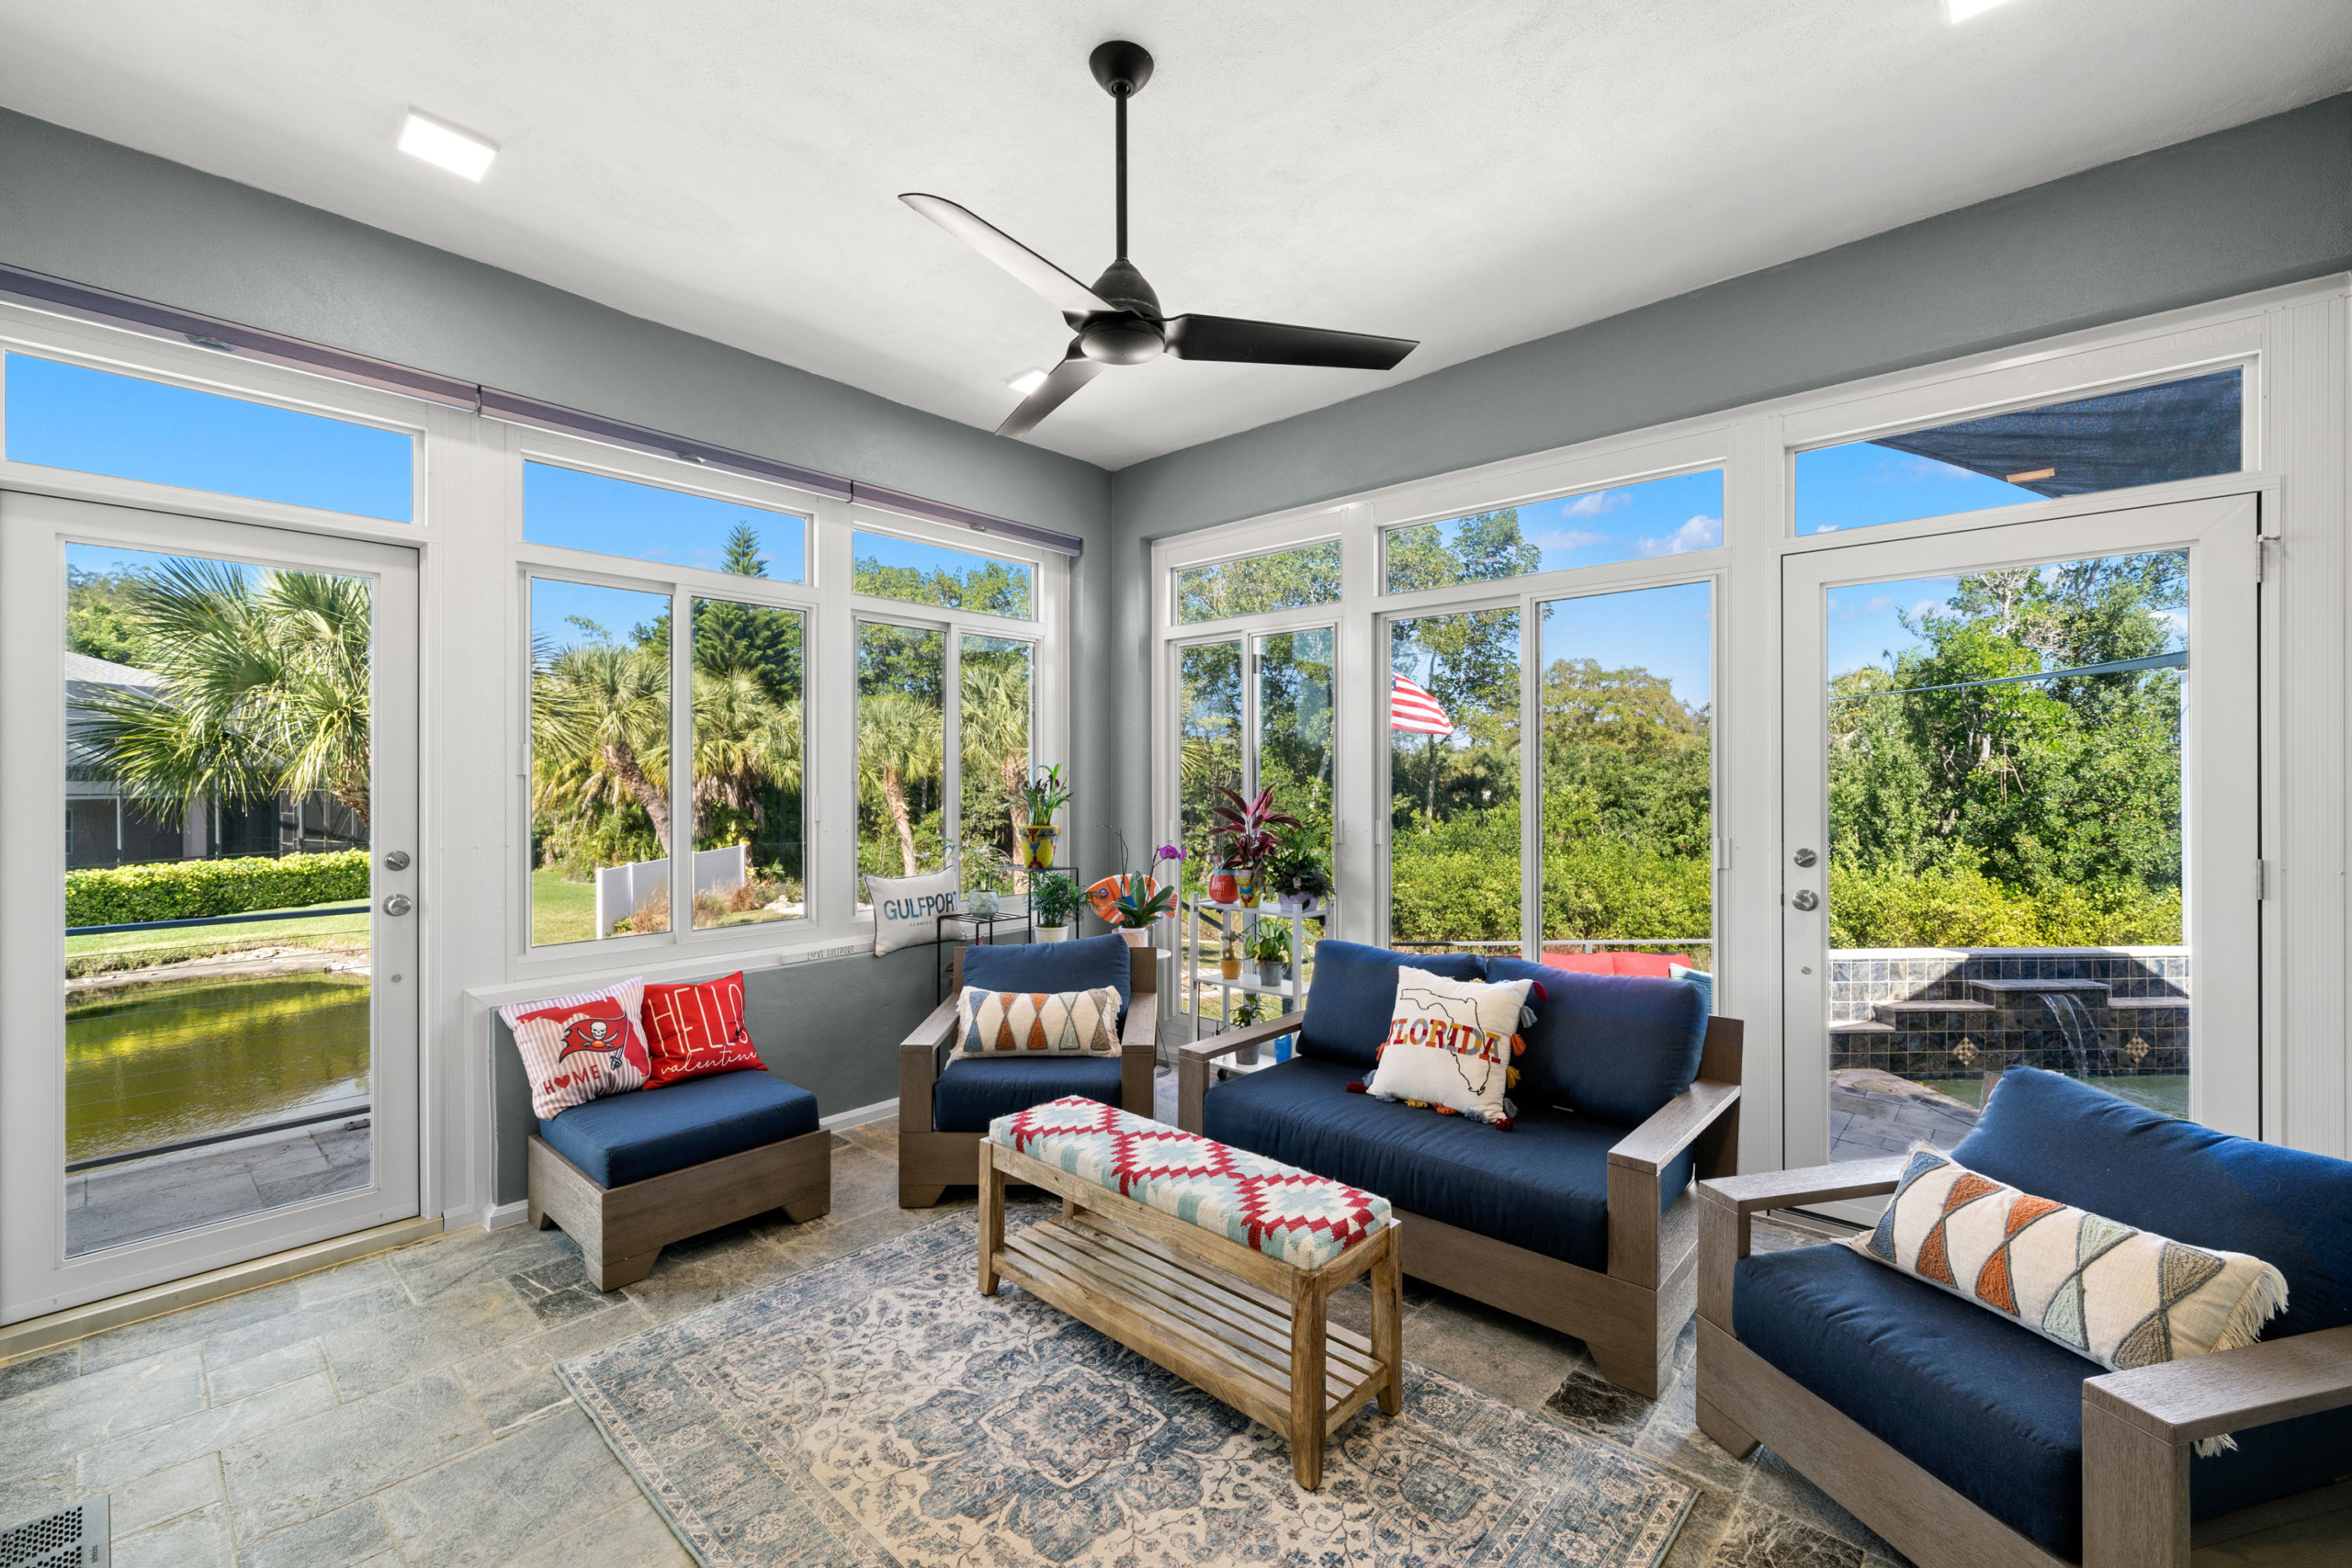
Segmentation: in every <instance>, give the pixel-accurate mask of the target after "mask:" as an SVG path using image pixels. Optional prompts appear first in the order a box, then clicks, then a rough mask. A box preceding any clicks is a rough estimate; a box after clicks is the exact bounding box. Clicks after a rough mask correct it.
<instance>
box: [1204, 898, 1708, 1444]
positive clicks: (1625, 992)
mask: <svg viewBox="0 0 2352 1568" xmlns="http://www.w3.org/2000/svg"><path fill="white" fill-rule="evenodd" d="M1408 964H1411V965H1414V966H1416V967H1419V968H1422V969H1427V970H1430V971H1433V972H1435V973H1437V974H1441V975H1445V976H1451V977H1453V978H1455V979H1464V980H1480V979H1491V980H1518V979H1532V980H1535V981H1538V982H1540V983H1541V986H1542V995H1541V997H1540V998H1539V997H1538V995H1537V993H1536V991H1535V990H1533V989H1532V988H1531V990H1530V992H1529V1000H1530V1004H1531V1005H1532V1007H1533V1009H1534V1011H1535V1015H1536V1016H1535V1021H1534V1023H1533V1025H1532V1027H1531V1028H1529V1029H1527V1030H1525V1031H1524V1032H1523V1035H1524V1038H1525V1040H1526V1043H1527V1051H1526V1053H1525V1055H1522V1056H1521V1058H1520V1061H1519V1067H1520V1074H1521V1077H1520V1082H1519V1085H1518V1087H1517V1089H1514V1090H1513V1092H1512V1099H1513V1100H1514V1102H1515V1103H1516V1104H1517V1106H1518V1108H1519V1113H1518V1115H1517V1116H1516V1117H1515V1118H1514V1125H1513V1127H1512V1128H1511V1130H1510V1131H1509V1132H1503V1131H1500V1130H1498V1129H1497V1128H1493V1127H1489V1126H1487V1125H1485V1124H1484V1123H1481V1122H1473V1121H1471V1120H1470V1119H1468V1118H1467V1117H1462V1116H1441V1115H1438V1114H1436V1113H1435V1112H1433V1111H1427V1110H1423V1109H1420V1108H1418V1107H1414V1106H1408V1105H1401V1104H1393V1103H1390V1102H1389V1101H1386V1100H1374V1099H1373V1098H1372V1097H1371V1096H1369V1095H1364V1094H1351V1093H1350V1092H1349V1091H1348V1085H1349V1084H1351V1083H1352V1082H1355V1081H1358V1080H1360V1079H1362V1078H1363V1077H1366V1076H1367V1075H1369V1074H1370V1073H1371V1071H1372V1069H1373V1067H1374V1066H1375V1065H1376V1064H1377V1062H1378V1058H1379V1049H1380V1043H1381V1041H1382V1040H1383V1039H1384V1038H1385V1035H1386V1034H1387V1031H1388V1020H1389V1017H1390V1014H1391V1011H1392V1010H1393V1007H1394V1004H1395V1001H1396V996H1397V970H1398V969H1399V968H1401V967H1403V966H1405V965H1408ZM1286 1033H1295V1035H1296V1036H1297V1053H1296V1055H1295V1056H1294V1057H1293V1058H1292V1059H1291V1060H1290V1061H1287V1062H1283V1063H1281V1064H1279V1065H1277V1066H1270V1067H1261V1068H1260V1069H1258V1070H1256V1071H1254V1072H1250V1073H1248V1074H1246V1075H1244V1076H1240V1077H1234V1078H1231V1079H1230V1080H1228V1081H1227V1082H1224V1083H1220V1084H1215V1085H1212V1084H1211V1081H1210V1079H1211V1077H1212V1076H1213V1073H1214V1071H1215V1068H1216V1062H1217V1060H1218V1059H1219V1058H1220V1057H1223V1056H1225V1055H1230V1054H1231V1053H1233V1052H1235V1051H1238V1050H1241V1049H1243V1048H1244V1047H1246V1046H1249V1045H1251V1044H1256V1043H1262V1042H1264V1041H1266V1040H1268V1039H1272V1038H1273V1037H1276V1036H1279V1035H1282V1034H1286ZM1739 1057H1740V1025H1739V1022H1738V1021H1736V1020H1734V1019H1725V1018H1710V1017H1709V1016H1708V1012H1707V1005H1706V1002H1705V999H1704V998H1702V995H1701V993H1700V991H1699V988H1698V987H1694V986H1691V985H1689V984H1686V983H1684V982H1682V981H1679V980H1659V979H1650V978H1642V977H1635V976H1610V975H1584V974H1570V973H1567V972H1566V971H1563V970H1558V969H1554V968H1550V967H1548V966H1546V965H1544V964H1531V963H1528V962H1526V961H1524V960H1522V959H1519V958H1492V959H1488V958H1481V957H1479V956H1478V955H1476V954H1464V953H1426V954H1424V953H1393V952H1389V951H1387V950H1385V949H1383V948H1375V947H1365V946H1362V945H1360V944H1358V943H1354V942H1329V941H1327V942H1320V943H1318V944H1317V947H1316V949H1315V980H1314V986H1313V988H1312V989H1311V990H1310V991H1309V993H1308V996H1307V1005H1306V1011H1305V1012H1304V1013H1293V1014H1290V1015H1287V1016H1286V1017H1283V1018H1280V1019H1277V1020H1275V1021H1273V1022H1272V1023H1268V1024H1264V1025H1261V1026H1260V1027H1257V1028H1254V1029H1249V1030H1242V1031H1238V1032H1233V1033H1227V1034H1221V1035H1218V1036H1216V1038H1214V1039H1210V1040H1204V1041H1199V1042H1196V1043H1192V1044H1188V1045H1185V1046H1183V1047H1182V1049H1181V1051H1180V1054H1179V1059H1178V1064H1179V1065H1178V1072H1179V1083H1178V1111H1177V1121H1178V1122H1179V1123H1180V1124H1181V1125H1182V1126H1183V1127H1184V1128H1185V1129H1186V1130H1187V1131H1190V1132H1198V1133H1203V1134H1207V1135H1208V1136H1209V1137H1212V1138H1215V1139H1216V1140H1217V1141H1218V1142H1220V1143H1224V1144H1229V1145H1233V1146H1235V1147H1237V1148H1244V1149H1249V1150H1250V1151H1252V1152H1253V1153H1257V1154H1262V1155H1266V1156H1271V1157H1272V1158H1274V1159H1279V1160H1282V1161H1284V1162H1285V1163H1288V1164H1291V1165H1295V1166H1299V1167H1302V1168H1306V1169H1307V1170H1311V1171H1314V1172H1316V1173H1317V1175H1321V1176H1329V1177H1333V1178H1336V1179H1339V1180H1341V1181H1346V1182H1349V1183H1351V1184H1352V1185H1354V1186H1357V1187H1361V1188H1363V1189H1364V1190H1366V1191H1369V1192H1376V1193H1378V1194H1379V1195H1381V1196H1382V1197H1384V1198H1386V1199H1387V1200H1388V1201H1390V1202H1391V1203H1392V1204H1394V1205H1395V1206H1396V1208H1397V1213H1398V1214H1399V1216H1400V1217H1402V1218H1404V1219H1405V1221H1406V1229H1405V1231H1404V1235H1405V1242H1406V1245H1405V1270H1406V1272H1407V1273H1409V1274H1412V1275H1414V1276H1416V1277H1417V1278H1419V1279H1422V1280H1428V1281H1429V1282H1430V1283H1432V1284H1436V1285H1441V1286H1443V1287H1444V1288H1445V1289H1447V1290H1451V1291H1454V1292H1459V1293H1461V1294H1463V1295H1465V1296H1469V1297H1472V1298H1473V1299H1475V1300H1477V1301H1481V1302H1485V1303H1487V1304H1489V1305H1492V1306H1497V1307H1500V1308H1502V1309H1503V1310H1505V1311H1507V1312H1512V1313H1516V1314H1519V1315H1520V1316H1521V1317H1525V1318H1529V1319H1532V1320H1533V1321H1534V1322H1537V1323H1542V1324H1544V1325H1548V1326H1550V1327H1553V1328H1556V1329H1558V1330H1560V1331H1561V1332H1562V1333H1565V1334H1572V1335H1575V1336H1576V1337H1578V1338H1580V1339H1582V1340H1584V1341H1585V1342H1586V1344H1587V1346H1588V1347H1589V1348H1590V1349H1591V1351H1592V1354H1593V1359H1594V1360H1595V1362H1597V1363H1598V1364H1599V1366H1600V1371H1601V1372H1602V1374H1603V1375H1605V1376H1607V1377H1608V1378H1609V1379H1611V1381H1612V1382H1617V1383H1619V1384H1621V1385H1623V1387H1625V1388H1628V1389H1631V1390H1633V1391H1634V1392H1635V1393H1640V1394H1642V1395H1644V1396H1645V1397H1648V1398H1656V1397H1657V1393H1658V1390H1659V1389H1660V1388H1661V1387H1662V1386H1663V1384H1664V1382H1665V1379H1666V1375H1667V1371H1668V1362H1669V1361H1670V1360H1671V1359H1672V1355H1673V1349H1674V1342H1675V1339H1676V1338H1677V1337H1678V1336H1679V1334H1680V1333H1681V1331H1682V1325H1684V1324H1685V1323H1687V1322H1689V1321H1690V1317H1691V1310H1692V1305H1693V1300H1694V1283H1693V1280H1694V1268H1693V1258H1694V1251H1695V1233H1696V1225H1695V1223H1694V1221H1693V1218H1692V1205H1691V1203H1690V1202H1687V1201H1680V1200H1682V1199H1683V1198H1684V1195H1685V1193H1686V1191H1687V1190H1688V1189H1689V1187H1690V1184H1691V1177H1692V1173H1693V1171H1694V1169H1695V1170H1697V1171H1698V1172H1699V1173H1700V1174H1702V1175H1710V1176H1713V1175H1725V1174H1728V1173H1729V1172H1730V1171H1731V1169H1732V1168H1733V1163H1734V1161H1735V1160H1736V1156H1737V1149H1738V1125H1739V1122H1738V1115H1739V1112H1738V1103H1739V1072H1740V1066H1739Z"/></svg>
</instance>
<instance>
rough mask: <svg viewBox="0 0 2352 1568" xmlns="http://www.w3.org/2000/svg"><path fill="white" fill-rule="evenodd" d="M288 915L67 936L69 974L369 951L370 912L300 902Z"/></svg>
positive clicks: (66, 963)
mask: <svg viewBox="0 0 2352 1568" xmlns="http://www.w3.org/2000/svg"><path fill="white" fill-rule="evenodd" d="M350 902H351V900H349V899H346V898H338V899H336V900H335V903H336V904H347V903H350ZM257 912H259V911H257ZM287 914H288V918H287V919H283V920H240V921H238V922H237V923H235V924H234V925H220V926H181V927H179V928H177V929H176V930H173V931H112V932H108V933H106V934H104V935H91V936H69V937H67V938H66V939H65V975H66V978H68V979H74V978H77V977H79V976H85V975H104V974H109V973H112V972H114V971H117V970H124V969H146V968H152V967H153V966H154V965H156V964H182V963H186V962H187V961H188V960H189V959H192V958H217V957H220V956H221V955H223V954H225V953H244V952H248V951H250V950H252V949H254V948H258V947H308V948H317V949H321V950H323V951H327V952H356V953H365V952H366V951H367V950H368V917H367V916H366V915H327V916H316V915H314V916H311V917H309V918H308V919H305V918H303V917H302V914H301V908H300V906H297V907H296V908H291V909H289V910H288V911H287Z"/></svg>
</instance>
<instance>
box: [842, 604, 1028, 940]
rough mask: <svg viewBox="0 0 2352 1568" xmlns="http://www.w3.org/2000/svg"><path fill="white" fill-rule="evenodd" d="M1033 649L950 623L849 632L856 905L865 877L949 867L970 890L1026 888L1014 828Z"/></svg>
mask: <svg viewBox="0 0 2352 1568" xmlns="http://www.w3.org/2000/svg"><path fill="white" fill-rule="evenodd" d="M1034 671H1035V645H1034V644H1032V643H1029V642H1026V641H1022V640H1017V639H1014V638H1011V637H989V636H985V635H982V634H980V633H977V632H971V631H966V630H962V629H960V628H956V627H938V626H910V625H902V624H899V623H896V622H890V621H877V620H861V621H860V622H859V623H858V626H857V869H858V902H859V905H860V907H861V908H863V907H865V905H866V904H867V902H868V899H867V896H866V892H865V877H867V876H869V875H871V876H914V875H917V874H922V873H923V872H931V871H943V870H947V869H950V868H951V867H952V868H954V869H956V870H958V871H959V872H960V873H961V877H960V886H963V887H965V888H967V889H978V888H989V889H991V890H994V891H997V892H1011V893H1019V892H1026V891H1027V890H1028V881H1027V878H1026V876H1025V874H1023V872H1022V871H1021V870H1020V868H1019V866H1018V864H1017V855H1016V839H1017V837H1018V834H1017V829H1019V828H1021V827H1022V826H1023V825H1025V824H1026V823H1027V821H1028V818H1027V817H1026V815H1025V814H1024V812H1023V797H1022V794H1021V786H1022V785H1023V784H1024V783H1026V782H1027V780H1028V777H1029V771H1030V757H1031V750H1032V745H1033V740H1032V737H1033V734H1034V721H1035V696H1034V693H1033V690H1032V686H1033V682H1034V678H1035V677H1034Z"/></svg>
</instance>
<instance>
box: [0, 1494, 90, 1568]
mask: <svg viewBox="0 0 2352 1568" xmlns="http://www.w3.org/2000/svg"><path fill="white" fill-rule="evenodd" d="M0 1568H107V1500H106V1499H105V1498H104V1497H88V1498H85V1499H84V1500H83V1501H81V1502H79V1503H76V1504H74V1506H72V1507H70V1508H60V1509H58V1510H57V1512H55V1513H53V1514H44V1515H42V1516H41V1517H40V1518H37V1519H28V1520H26V1521H25V1522H24V1523H23V1524H20V1525H10V1526H9V1527H8V1528H7V1529H0Z"/></svg>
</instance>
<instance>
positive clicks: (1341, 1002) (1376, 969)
mask: <svg viewBox="0 0 2352 1568" xmlns="http://www.w3.org/2000/svg"><path fill="white" fill-rule="evenodd" d="M1408 965H1410V966H1411V967H1413V968H1415V969H1424V970H1427V971H1428V972H1429V973H1430V974H1432V975H1442V976H1445V977H1446V978H1447V979H1449V980H1483V979H1485V978H1486V977H1487V961H1486V960H1485V959H1483V958H1480V957H1479V956H1478V955H1477V954H1476V953H1391V952H1390V951H1388V949H1386V948H1385V947H1366V946H1365V945H1363V943H1362V942H1332V941H1330V940H1329V939H1328V938H1327V939H1326V940H1324V941H1322V942H1317V943H1316V944H1315V983H1314V985H1313V986H1312V987H1310V988H1309V989H1308V991H1307V993H1306V1023H1305V1024H1304V1025H1302V1026H1301V1027H1300V1029H1299V1032H1298V1054H1299V1055H1302V1056H1314V1057H1319V1058H1320V1059H1321V1060H1323V1061H1326V1062H1340V1063H1343V1064H1344V1065H1346V1066H1351V1067H1363V1068H1364V1069H1365V1070H1366V1071H1370V1070H1371V1069H1372V1068H1373V1067H1375V1066H1378V1065H1379V1064H1380V1043H1381V1042H1382V1041H1384V1040H1385V1039H1387V1038H1388V1021H1389V1020H1390V1019H1391V1018H1393V1017H1395V1016H1396V1013H1397V970H1399V969H1402V968H1405V967H1407V966H1408ZM1384 1196H1385V1194H1384Z"/></svg>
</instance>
